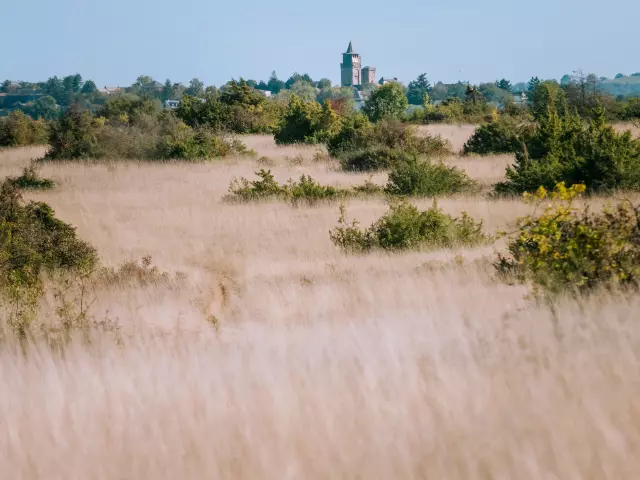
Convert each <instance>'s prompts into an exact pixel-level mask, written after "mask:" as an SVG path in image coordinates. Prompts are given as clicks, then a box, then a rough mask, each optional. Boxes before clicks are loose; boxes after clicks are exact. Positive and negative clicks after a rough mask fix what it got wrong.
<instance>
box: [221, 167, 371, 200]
mask: <svg viewBox="0 0 640 480" xmlns="http://www.w3.org/2000/svg"><path fill="white" fill-rule="evenodd" d="M256 176H258V177H259V178H260V180H254V181H249V180H247V179H246V178H244V177H242V178H240V179H237V178H234V179H233V180H232V181H231V184H230V185H229V195H228V196H227V197H226V199H227V200H232V201H233V200H240V201H255V200H261V199H274V198H275V199H281V200H286V201H288V202H291V203H293V204H297V203H300V202H307V203H315V202H317V201H319V200H331V199H335V198H345V197H349V196H356V195H379V194H380V193H383V190H382V187H380V186H379V185H376V184H374V183H372V182H371V181H367V182H365V183H364V184H362V185H357V186H355V187H352V188H351V189H344V188H335V187H329V186H324V185H320V184H319V183H318V182H316V181H315V180H314V179H313V178H311V176H309V175H301V176H300V179H299V180H298V181H297V182H296V181H295V180H293V179H289V181H288V182H287V183H285V184H279V183H278V182H277V181H276V180H275V178H274V177H273V174H272V173H271V170H264V169H262V170H260V171H259V172H256Z"/></svg>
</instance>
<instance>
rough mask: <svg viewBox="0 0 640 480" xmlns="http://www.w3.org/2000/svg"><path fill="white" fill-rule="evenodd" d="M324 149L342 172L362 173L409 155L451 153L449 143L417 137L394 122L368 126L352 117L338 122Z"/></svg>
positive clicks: (405, 127) (442, 154)
mask: <svg viewBox="0 0 640 480" xmlns="http://www.w3.org/2000/svg"><path fill="white" fill-rule="evenodd" d="M327 149H328V151H329V153H330V154H331V155H332V156H334V157H337V158H338V159H339V160H340V162H341V164H342V166H343V168H344V169H345V170H356V171H365V170H379V169H385V168H390V167H391V166H392V165H393V164H395V163H397V162H398V161H401V160H404V159H406V158H408V157H409V156H411V155H427V156H444V155H447V154H450V153H451V144H450V143H449V142H448V141H446V140H443V139H442V137H440V136H439V135H437V136H430V135H425V136H421V135H418V133H417V130H416V128H415V127H413V126H410V125H407V124H404V123H402V122H399V121H397V120H391V119H386V120H381V121H379V122H378V123H376V124H375V125H372V124H371V123H369V122H368V121H367V120H366V118H364V117H363V116H361V115H360V114H356V115H353V116H351V117H348V118H345V119H343V120H342V126H341V128H340V131H339V132H338V133H337V135H335V136H334V137H333V138H332V139H331V140H330V141H329V143H328V144H327Z"/></svg>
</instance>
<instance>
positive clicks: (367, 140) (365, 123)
mask: <svg viewBox="0 0 640 480" xmlns="http://www.w3.org/2000/svg"><path fill="white" fill-rule="evenodd" d="M372 136H373V124H372V123H371V122H370V121H369V119H368V118H367V117H366V116H365V115H363V114H361V113H352V114H350V115H347V116H344V117H340V128H339V130H338V131H337V133H336V134H335V135H333V136H332V137H331V138H329V140H328V141H327V150H328V152H329V155H331V156H332V157H335V158H340V157H341V156H342V155H344V154H345V153H348V152H352V151H356V150H362V149H363V148H365V147H367V146H369V145H370V144H371V143H373V142H372V141H371V137H372Z"/></svg>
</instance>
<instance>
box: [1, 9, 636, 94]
mask: <svg viewBox="0 0 640 480" xmlns="http://www.w3.org/2000/svg"><path fill="white" fill-rule="evenodd" d="M0 17H2V29H0V41H1V45H2V48H1V51H2V53H1V54H0V81H2V80H3V79H7V78H8V79H12V80H25V81H41V80H46V79H47V78H49V77H51V76H53V75H58V76H65V75H69V74H73V73H80V74H81V75H82V76H83V77H84V78H85V80H86V79H89V78H90V79H93V80H94V81H95V82H96V83H97V84H98V86H99V87H102V86H105V85H120V86H126V85H130V84H131V83H133V82H134V81H135V79H136V78H137V77H138V76H139V75H143V74H144V75H150V76H152V77H153V78H154V79H156V80H159V81H161V82H164V81H165V80H166V79H167V78H169V79H171V80H172V81H174V82H183V83H185V84H186V83H188V82H189V80H190V79H192V78H194V77H197V78H200V79H201V80H202V81H204V82H205V84H206V85H221V84H224V83H225V82H226V81H228V80H230V79H231V78H239V77H243V78H245V79H250V78H251V79H256V80H262V79H264V80H268V78H269V76H270V74H271V72H272V71H274V70H275V71H276V72H277V74H278V76H279V77H280V78H282V79H285V80H286V79H287V78H288V77H289V76H290V75H291V74H292V73H293V72H299V73H308V74H309V75H311V77H312V78H314V79H320V78H323V77H326V78H329V79H331V80H332V81H333V82H334V83H337V82H339V80H340V62H341V59H342V57H341V53H342V52H344V51H345V50H346V48H347V45H348V43H349V41H353V45H354V47H355V49H356V51H357V52H358V53H360V54H361V55H362V57H363V64H365V65H371V66H375V67H377V73H378V77H381V76H382V77H387V78H393V77H397V78H398V79H400V80H402V81H404V82H409V81H410V80H412V79H414V78H415V77H416V76H417V75H418V74H420V73H423V72H425V73H427V75H428V78H429V80H431V82H435V81H438V80H441V81H443V82H445V83H450V82H455V81H457V80H464V81H470V82H472V83H479V82H481V81H493V80H496V79H499V78H507V79H510V80H511V81H512V82H514V83H515V82H518V81H525V80H528V79H529V78H531V77H532V76H538V77H540V78H544V79H549V78H556V79H559V78H560V77H562V75H564V74H566V73H571V72H572V71H574V70H577V69H581V70H583V71H584V72H585V73H591V72H593V73H596V74H597V75H598V76H608V77H612V76H614V75H615V74H616V73H618V72H621V73H626V74H628V73H633V72H637V71H640V35H639V34H638V27H637V21H638V20H637V19H638V18H640V1H638V0H617V1H615V2H611V3H608V2H602V1H600V2H596V1H594V0H536V1H529V2H522V1H521V2H518V3H517V4H516V3H515V2H513V0H484V1H481V0H440V1H439V2H434V1H430V0H403V1H395V2H394V1H390V0H366V1H361V2H354V1H351V2H349V1H344V0H323V1H317V0H316V1H313V0H312V1H309V0H296V1H294V0H268V1H266V0H265V1H257V0H244V1H237V0H224V1H219V0H180V1H169V0H108V1H99V2H98V1H96V0H13V1H11V0H0Z"/></svg>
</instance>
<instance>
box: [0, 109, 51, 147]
mask: <svg viewBox="0 0 640 480" xmlns="http://www.w3.org/2000/svg"><path fill="white" fill-rule="evenodd" d="M47 128H48V125H47V123H46V122H45V121H44V120H32V119H31V118H30V117H28V116H27V115H25V114H24V113H23V112H22V111H20V110H13V111H12V112H10V113H9V115H8V116H7V117H4V118H0V147H25V146H28V145H43V144H46V143H47Z"/></svg>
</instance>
